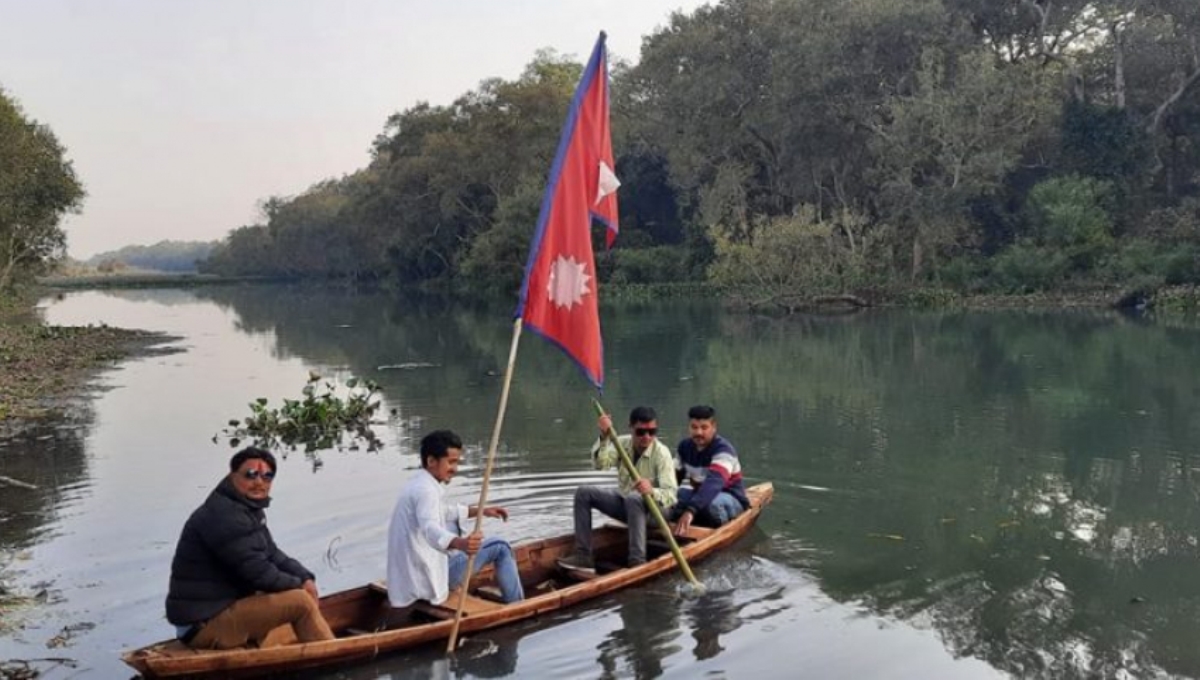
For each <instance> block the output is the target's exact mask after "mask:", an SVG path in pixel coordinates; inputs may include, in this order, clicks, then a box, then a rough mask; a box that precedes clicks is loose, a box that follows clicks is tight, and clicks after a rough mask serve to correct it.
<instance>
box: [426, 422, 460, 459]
mask: <svg viewBox="0 0 1200 680" xmlns="http://www.w3.org/2000/svg"><path fill="white" fill-rule="evenodd" d="M462 447H463V444H462V440H461V439H459V438H458V435H456V434H454V433H453V432H451V431H450V430H434V431H433V432H430V433H429V434H427V435H425V436H424V437H423V438H422V439H421V467H422V468H425V467H428V465H429V459H430V458H445V457H446V456H447V455H449V453H450V449H460V450H461V449H462Z"/></svg>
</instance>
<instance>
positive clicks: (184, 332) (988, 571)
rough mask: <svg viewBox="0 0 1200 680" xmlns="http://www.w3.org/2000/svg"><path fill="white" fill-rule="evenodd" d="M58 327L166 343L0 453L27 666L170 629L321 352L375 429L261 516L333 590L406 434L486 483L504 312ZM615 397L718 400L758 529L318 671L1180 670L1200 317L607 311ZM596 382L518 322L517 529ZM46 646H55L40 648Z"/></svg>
mask: <svg viewBox="0 0 1200 680" xmlns="http://www.w3.org/2000/svg"><path fill="white" fill-rule="evenodd" d="M43 305H44V310H43V314H44V316H45V318H46V319H47V320H48V321H49V322H51V323H55V324H87V323H107V324H109V325H113V326H119V327H126V328H142V329H147V330H154V331H162V332H165V333H168V334H171V335H173V336H177V337H179V338H180V340H178V341H176V342H174V343H173V344H174V345H175V346H176V347H178V348H179V349H181V350H182V351H181V352H178V353H175V354H169V355H164V356H151V357H145V358H141V359H135V360H132V361H128V362H125V363H123V364H121V365H120V366H119V368H118V369H117V370H114V371H110V372H107V373H104V374H103V375H101V377H100V378H99V379H98V381H97V392H96V394H95V397H94V400H93V401H92V402H91V406H90V409H88V410H87V411H86V412H85V413H84V414H83V416H82V417H79V418H74V419H72V420H71V421H69V422H62V423H54V424H50V425H48V426H47V427H46V428H43V429H41V430H38V431H36V432H34V433H32V434H31V435H30V436H29V437H27V438H26V439H24V440H21V441H12V442H7V443H4V444H0V446H2V447H3V448H0V474H3V475H9V476H11V477H15V478H18V479H24V480H26V481H31V482H34V483H36V484H38V485H39V490H38V491H29V490H23V489H17V488H2V489H0V546H2V547H3V548H4V552H6V553H8V554H11V555H16V556H17V557H16V559H15V560H13V561H12V562H11V563H10V564H9V565H7V568H8V570H9V571H10V572H11V573H13V574H15V579H16V581H15V585H16V586H17V587H18V589H19V590H20V591H21V592H24V593H28V594H37V595H38V596H39V597H38V601H37V603H36V604H34V605H33V606H30V607H27V608H24V609H21V610H19V611H16V612H7V613H6V614H5V617H6V619H8V620H6V621H5V625H4V628H5V629H6V630H7V632H6V633H4V634H2V635H0V660H3V659H44V658H69V659H71V660H72V661H73V662H74V664H75V665H74V667H68V666H66V665H62V664H57V665H56V664H55V663H53V662H40V663H39V664H38V665H37V667H39V668H42V669H43V670H44V671H45V677H97V678H115V677H128V676H129V675H131V672H130V671H129V670H128V669H127V668H125V667H124V666H123V664H121V662H120V660H119V655H120V653H121V651H122V650H125V649H129V648H133V647H138V646H141V645H144V644H147V643H149V642H151V641H154V640H157V639H161V638H163V637H167V636H168V635H170V634H171V629H170V628H169V627H168V626H167V625H166V622H165V620H164V619H163V598H164V596H165V591H166V583H167V576H168V571H169V564H170V559H171V554H172V551H173V549H174V544H175V541H176V539H177V537H178V533H179V529H180V527H181V526H182V523H183V521H184V520H185V519H186V517H187V515H188V514H189V513H190V512H191V510H192V509H194V508H195V507H196V506H197V505H198V504H199V503H200V502H201V501H202V500H203V499H204V497H205V495H206V494H207V493H208V491H209V490H210V489H211V488H212V487H213V486H214V485H215V484H216V482H217V481H218V480H219V479H220V477H221V475H222V474H223V473H224V472H225V470H226V469H227V468H226V464H227V461H228V458H229V456H230V455H231V453H232V451H233V449H231V448H230V447H229V444H228V442H226V441H224V440H222V439H221V438H218V440H217V442H216V443H214V441H213V437H214V435H216V434H217V433H218V432H219V431H220V430H221V429H222V428H223V427H224V426H225V425H226V423H227V421H228V420H230V419H231V418H241V417H244V416H246V415H248V414H249V407H248V403H249V402H250V401H252V400H254V399H256V398H259V397H265V398H267V399H269V400H270V401H271V402H272V404H273V405H274V404H278V403H279V401H280V400H281V399H282V398H285V397H287V398H296V397H298V396H299V393H300V388H301V387H302V386H303V385H304V382H305V380H306V378H307V376H308V373H309V371H315V372H317V373H319V374H321V375H322V376H325V377H326V378H328V379H330V380H333V381H343V380H345V379H346V378H348V377H350V376H359V377H365V378H370V379H372V380H375V381H377V382H379V383H380V385H381V386H382V388H383V395H384V410H383V412H384V413H386V414H387V416H386V419H385V422H382V423H381V424H380V425H379V427H378V434H379V435H380V437H381V438H382V439H383V441H384V444H385V445H384V447H383V449H382V450H381V451H377V452H368V451H364V450H351V449H350V448H346V449H345V450H329V451H324V452H321V453H320V454H319V457H314V456H311V455H305V454H304V452H302V451H295V452H291V453H289V454H288V455H287V457H286V459H284V460H283V461H282V462H281V465H280V473H279V477H278V479H277V481H276V482H275V485H274V490H273V493H274V500H273V503H272V505H271V508H270V510H269V511H268V516H269V518H270V522H271V526H272V531H273V533H274V534H275V537H276V539H277V541H278V542H279V544H280V545H281V546H282V547H283V548H284V549H285V550H287V551H288V552H289V553H290V554H292V555H293V556H295V557H297V558H298V559H300V560H301V561H302V562H304V563H305V564H306V565H307V566H308V567H309V568H310V569H312V570H313V571H314V572H316V573H317V576H318V584H319V585H320V587H321V589H322V591H323V592H333V591H334V590H339V589H343V588H348V587H351V586H354V585H358V584H361V583H363V582H365V581H368V580H372V579H378V578H381V577H382V576H383V575H384V559H385V558H384V554H385V548H386V546H385V542H386V537H385V532H386V525H387V521H388V517H389V513H390V511H391V508H392V505H393V503H394V501H395V493H396V491H397V490H398V489H399V487H400V486H401V484H403V482H404V481H405V480H406V479H407V478H408V477H409V476H410V475H412V474H413V473H414V472H415V470H416V466H417V455H416V451H415V445H416V443H417V441H418V440H419V439H420V437H421V435H422V434H423V433H425V432H427V431H429V430H432V429H438V428H447V427H448V428H451V429H454V430H456V431H457V432H458V433H459V434H460V435H462V437H463V439H464V441H466V442H467V444H468V447H467V448H468V451H467V460H466V461H465V465H464V468H463V470H462V472H461V473H460V476H459V478H457V479H456V480H455V482H454V484H453V485H452V487H451V488H452V490H453V492H454V494H455V495H456V496H458V497H461V498H462V499H463V500H469V499H470V498H471V497H472V496H473V495H474V494H477V493H478V489H479V483H480V478H481V475H482V464H483V460H482V459H483V452H484V450H485V448H486V443H487V441H488V439H489V437H490V434H491V429H492V425H493V420H494V417H495V413H496V406H497V403H498V400H499V392H500V383H501V379H502V375H503V371H504V366H505V363H506V361H507V356H508V348H509V342H510V340H511V330H512V324H511V308H509V307H503V306H501V307H497V306H494V305H487V304H482V303H478V304H468V303H461V302H447V301H445V300H439V299H419V300H413V299H397V298H393V297H388V296H385V295H356V294H353V293H349V292H341V291H329V290H314V289H310V288H294V287H273V286H231V287H221V288H211V289H196V290H137V291H110V292H77V293H68V294H66V295H65V296H64V297H63V298H62V299H61V300H59V299H47V300H45V301H44V302H43ZM602 327H603V330H604V335H605V350H606V355H605V361H606V365H607V367H608V370H607V384H606V388H605V391H604V395H603V399H602V400H603V402H604V403H605V405H606V406H607V407H608V408H609V409H610V410H612V411H613V412H614V413H616V414H618V417H617V421H618V422H623V421H624V417H623V415H624V414H625V413H627V412H628V410H629V409H630V408H632V407H633V406H636V405H638V404H649V405H651V406H654V407H655V408H656V409H657V410H658V412H659V416H660V417H659V423H660V428H661V433H660V436H662V437H663V438H664V439H665V440H667V441H668V442H669V443H671V444H674V442H675V441H677V440H678V439H679V438H681V437H682V436H683V435H684V433H685V429H686V425H687V422H686V417H685V414H686V410H687V407H688V406H690V405H692V404H695V403H710V404H712V405H714V406H715V407H716V408H717V412H718V425H719V429H720V431H721V433H722V434H724V435H725V436H726V437H728V438H729V439H730V440H731V441H732V442H733V443H734V444H735V445H736V446H737V447H738V450H739V452H740V455H741V457H742V460H743V464H744V466H745V469H746V474H747V476H748V478H749V480H750V481H751V482H755V481H762V480H771V481H773V482H774V484H775V490H776V491H775V501H774V503H773V504H772V505H771V506H769V507H768V509H767V510H766V511H765V513H764V514H763V517H762V518H761V520H760V522H759V524H758V528H757V529H756V530H755V532H754V533H753V534H752V535H751V536H750V537H748V538H747V539H745V540H743V541H742V542H741V543H739V544H738V545H736V546H735V547H734V548H733V549H731V550H729V551H726V552H724V553H723V554H721V555H719V556H717V557H715V558H713V559H711V560H710V561H707V562H705V563H703V564H701V565H699V567H698V568H697V570H696V571H697V576H698V577H699V578H700V579H701V581H703V582H704V583H705V584H706V586H707V587H708V591H707V593H706V594H705V595H704V596H701V597H698V598H697V597H688V596H686V593H685V592H683V590H682V589H681V583H680V580H679V579H678V578H677V577H665V578H660V579H658V580H655V581H653V582H652V583H650V584H649V585H647V586H645V587H639V588H636V589H633V590H630V591H626V592H623V593H619V594H616V595H614V596H611V597H606V598H602V599H600V600H597V601H595V602H592V603H589V604H587V605H585V606H582V607H578V608H575V609H572V610H568V611H566V612H562V613H559V614H555V615H554V616H551V617H545V618H542V619H539V620H537V621H532V622H528V623H525V624H521V625H518V626H516V627H513V628H507V629H502V630H499V631H494V632H490V633H486V634H481V635H479V636H476V637H474V638H472V639H469V640H468V641H467V646H466V647H465V648H464V653H460V654H458V655H456V656H455V657H453V658H447V657H446V656H445V655H444V654H443V653H442V650H441V649H440V648H424V649H419V650H415V651H413V652H407V653H400V654H396V655H391V656H387V657H384V658H381V659H377V660H375V661H374V662H372V663H369V664H363V665H358V666H351V667H348V668H342V669H338V670H336V671H327V672H325V673H324V674H316V675H314V676H313V677H329V678H440V677H456V678H472V677H502V676H509V675H511V676H520V677H555V678H567V677H570V678H627V677H635V678H654V677H697V676H706V677H717V678H719V677H727V678H743V677H753V678H759V679H761V678H793V677H872V678H914V677H920V678H956V679H957V678H994V677H1023V678H1025V677H1046V678H1072V677H1079V678H1083V677H1159V676H1168V675H1173V676H1191V677H1200V645H1196V644H1194V641H1195V640H1196V639H1200V611H1198V610H1200V569H1197V561H1198V560H1197V558H1198V557H1200V540H1198V537H1200V512H1198V505H1197V499H1198V498H1200V484H1198V480H1200V467H1198V466H1197V458H1196V455H1195V453H1194V449H1195V443H1196V442H1197V441H1200V383H1198V382H1197V380H1196V379H1195V376H1196V375H1200V332H1198V331H1197V329H1196V327H1195V326H1193V325H1190V324H1185V323H1179V322H1167V321H1155V320H1152V319H1133V318H1128V317H1123V316H1119V315H1116V314H1113V313H1108V312H1095V311H1061V312H1002V311H993V312H939V313H927V312H909V311H872V312H868V313H863V314H856V315H850V316H829V317H812V316H798V317H793V318H786V319H765V318H752V317H747V316H743V315H737V314H729V313H725V312H723V311H721V310H720V309H719V308H718V307H717V306H715V305H713V304H712V303H710V302H705V301H699V302H695V303H679V302H672V303H653V304H624V305H616V306H606V307H605V308H604V309H603V310H602ZM594 395H595V392H594V391H593V390H591V389H590V388H589V387H588V384H587V383H586V381H585V380H584V378H583V377H582V376H581V374H580V373H579V372H578V370H577V369H576V368H575V367H574V365H573V364H571V363H570V362H569V361H568V360H567V359H566V358H564V356H563V355H562V354H561V353H560V352H559V351H558V350H557V349H556V348H554V347H551V346H550V345H548V344H547V343H545V342H544V341H542V340H541V339H539V338H537V337H535V336H532V335H528V334H527V335H525V336H524V337H523V338H522V341H521V347H520V352H519V355H518V360H517V371H516V377H515V379H514V382H513V388H512V396H511V397H510V405H509V411H508V416H507V418H506V420H505V424H504V430H503V437H502V443H501V447H500V452H499V454H498V459H497V464H496V471H495V475H496V477H495V478H494V479H493V482H492V485H491V490H490V493H489V498H490V500H491V501H492V502H495V503H500V504H503V505H505V506H507V507H508V508H509V509H510V511H511V512H512V517H511V519H510V521H508V522H507V523H501V522H489V523H488V524H487V525H486V527H485V531H486V532H488V533H493V534H496V535H501V536H504V537H505V538H507V539H509V540H511V541H520V540H523V539H529V538H536V537H542V536H548V535H552V534H557V533H563V532H567V531H570V529H571V518H570V499H571V494H572V492H573V490H574V488H575V487H576V486H577V485H579V484H582V483H606V482H607V481H608V480H609V479H610V477H609V476H608V474H607V473H597V472H593V471H592V470H590V469H589V458H588V448H589V446H590V443H591V441H592V439H593V437H594V435H595V419H594V417H593V416H592V411H591V406H590V400H591V398H592V397H593V396H594ZM48 645H49V647H48Z"/></svg>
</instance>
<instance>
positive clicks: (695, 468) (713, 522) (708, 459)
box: [670, 406, 750, 536]
mask: <svg viewBox="0 0 1200 680" xmlns="http://www.w3.org/2000/svg"><path fill="white" fill-rule="evenodd" d="M688 432H689V434H690V435H691V436H690V437H689V438H688V439H684V440H683V441H681V442H679V448H678V450H677V451H678V458H677V459H676V461H675V465H676V470H677V471H678V473H679V481H680V489H679V502H678V503H677V504H676V505H675V507H674V508H673V509H672V511H671V513H670V515H671V519H672V520H676V521H677V522H678V523H677V524H676V525H675V535H677V536H683V535H685V534H687V530H688V529H689V528H690V527H691V526H692V522H693V521H696V524H697V525H698V526H707V527H719V526H721V525H723V524H725V523H726V522H728V521H729V520H731V519H733V518H734V517H737V516H738V515H740V514H741V513H742V511H743V510H745V509H746V508H748V507H750V497H749V496H747V495H746V485H745V483H743V482H742V465H741V463H739V462H738V456H737V451H736V450H734V448H733V444H730V443H729V440H727V439H725V438H724V437H722V436H721V435H719V434H717V412H716V410H715V409H713V407H711V406H693V407H691V408H690V409H688ZM684 480H686V481H687V482H688V483H687V484H686V485H684V484H683V482H684Z"/></svg>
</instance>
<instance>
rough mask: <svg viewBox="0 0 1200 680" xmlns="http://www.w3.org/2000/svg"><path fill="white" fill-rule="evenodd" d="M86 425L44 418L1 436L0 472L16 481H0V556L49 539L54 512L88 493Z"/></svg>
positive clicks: (56, 518)
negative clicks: (19, 432)
mask: <svg viewBox="0 0 1200 680" xmlns="http://www.w3.org/2000/svg"><path fill="white" fill-rule="evenodd" d="M85 427H86V426H85V425H84V424H83V423H82V422H74V421H66V420H63V421H59V422H48V423H42V424H40V425H38V426H36V427H34V428H31V429H29V430H26V431H25V432H24V433H22V435H20V436H18V437H15V438H12V439H5V440H0V476H3V477H8V478H11V479H12V480H14V481H15V482H19V483H20V484H17V483H6V482H3V481H0V554H3V553H6V552H11V551H18V550H23V549H25V548H28V547H29V546H30V545H33V544H34V543H37V542H40V541H45V540H48V539H50V538H52V537H53V532H54V530H55V529H54V528H55V527H56V526H57V524H58V521H57V520H58V516H59V514H60V513H61V512H63V511H64V510H65V509H66V508H67V507H69V506H70V505H71V504H72V503H73V502H74V501H75V500H76V499H78V497H79V496H80V495H81V494H84V493H86V492H87V489H88V469H87V458H86V457H85V456H84V447H83V437H84V433H85ZM25 485H31V486H33V487H36V488H32V489H31V488H26V486H25Z"/></svg>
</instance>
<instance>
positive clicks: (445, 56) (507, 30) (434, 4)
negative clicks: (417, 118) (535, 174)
mask: <svg viewBox="0 0 1200 680" xmlns="http://www.w3.org/2000/svg"><path fill="white" fill-rule="evenodd" d="M703 4H706V2H701V1H697V0H526V1H521V0H510V1H507V2H501V1H500V0H441V1H437V0H431V1H429V2H415V1H413V0H353V1H351V0H343V1H341V2H337V1H334V0H192V1H188V2H185V1H183V0H0V87H3V88H5V90H7V92H8V94H9V95H10V96H14V97H16V99H17V100H18V101H19V102H20V103H21V105H22V106H23V108H24V109H25V112H26V114H27V115H29V116H30V117H32V118H34V119H36V120H38V121H40V122H42V123H45V124H48V125H49V126H50V127H51V128H52V129H53V130H54V132H55V133H56V134H57V135H58V138H59V141H61V142H62V143H63V144H64V145H65V146H66V148H67V151H68V155H69V158H71V159H72V160H73V161H74V163H75V170H76V172H77V173H78V174H79V176H80V178H81V179H82V180H83V182H84V184H85V185H86V188H87V191H88V198H87V201H86V203H85V204H84V207H83V213H82V214H81V215H77V216H70V217H68V218H67V221H66V222H65V226H66V229H67V234H68V239H69V245H68V249H69V252H70V254H71V255H72V256H74V257H78V258H87V257H89V256H91V255H93V254H95V253H97V252H101V251H105V250H111V249H114V248H119V247H121V246H124V245H129V244H146V245H148V244H151V243H155V242H157V241H160V240H163V239H172V240H184V241H191V240H211V239H216V238H220V237H222V236H224V235H225V234H226V233H228V232H229V231H230V230H231V229H233V228H236V227H238V226H241V225H244V224H247V223H250V222H251V221H253V220H254V219H255V217H256V216H257V212H258V211H257V202H258V201H259V200H260V199H263V198H265V197H267V196H271V195H292V194H296V193H299V192H300V191H303V190H304V189H305V188H307V187H308V186H309V185H311V184H312V183H314V182H316V181H318V180H321V179H324V178H327V177H339V176H341V175H344V174H347V173H350V172H353V171H354V170H357V169H359V168H361V167H363V166H364V165H366V163H367V160H368V149H369V148H370V144H371V141H372V140H373V139H374V137H375V135H376V134H377V133H379V132H380V131H381V130H382V129H383V123H384V121H385V120H386V118H387V117H388V115H390V114H392V113H394V112H397V111H401V110H403V109H406V108H408V107H410V106H412V105H413V104H415V103H417V102H418V101H429V102H431V103H433V104H449V103H450V102H451V101H453V100H454V98H455V97H457V96H458V95H460V94H462V93H464V92H466V91H467V90H471V89H474V88H475V87H476V86H477V85H478V84H479V82H480V81H481V80H483V79H484V78H489V77H493V76H498V77H501V78H505V79H513V78H515V77H517V76H518V75H519V74H520V72H521V70H522V69H523V68H524V66H525V65H526V64H527V63H529V61H530V60H531V59H532V58H533V56H534V53H535V52H536V51H537V50H538V49H539V48H543V47H550V48H553V49H556V50H558V51H559V52H562V53H564V54H568V55H574V56H575V57H576V58H577V59H578V60H580V61H582V60H584V59H586V58H587V56H588V54H589V53H590V51H591V49H592V45H593V44H594V42H595V39H596V36H597V35H598V34H599V32H600V31H601V30H605V31H607V32H608V45H609V51H610V53H611V54H612V55H613V56H614V57H621V58H624V59H627V60H629V61H631V62H636V61H637V58H638V53H639V50H640V48H641V41H642V37H643V36H645V35H647V34H649V33H650V32H652V31H653V30H655V29H656V28H658V27H661V26H663V25H665V24H666V22H667V20H668V17H669V15H670V13H671V12H672V11H674V10H682V11H684V12H691V11H693V10H694V9H695V8H696V7H699V6H700V5H703Z"/></svg>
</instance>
